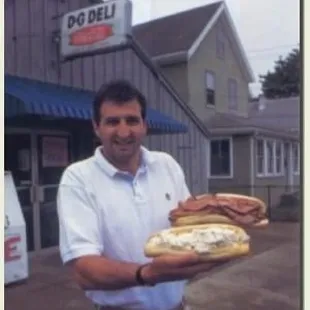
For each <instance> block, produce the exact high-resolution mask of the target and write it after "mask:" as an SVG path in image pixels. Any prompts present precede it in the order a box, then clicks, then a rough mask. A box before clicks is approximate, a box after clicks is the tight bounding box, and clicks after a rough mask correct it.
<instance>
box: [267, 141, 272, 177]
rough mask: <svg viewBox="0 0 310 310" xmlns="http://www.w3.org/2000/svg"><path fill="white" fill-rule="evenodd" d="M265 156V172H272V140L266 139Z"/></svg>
mask: <svg viewBox="0 0 310 310" xmlns="http://www.w3.org/2000/svg"><path fill="white" fill-rule="evenodd" d="M266 156H267V174H273V171H274V153H273V142H272V141H269V140H267V141H266Z"/></svg>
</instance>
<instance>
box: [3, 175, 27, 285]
mask: <svg viewBox="0 0 310 310" xmlns="http://www.w3.org/2000/svg"><path fill="white" fill-rule="evenodd" d="M4 187H5V191H4V208H5V217H4V263H5V265H4V283H5V284H10V283H13V282H19V281H21V280H24V279H26V278H28V274H29V267H28V252H27V239H26V238H27V236H26V223H25V219H24V216H23V213H22V210H21V205H20V202H19V199H18V196H17V191H16V188H15V184H14V181H13V177H12V174H11V172H9V171H5V173H4Z"/></svg>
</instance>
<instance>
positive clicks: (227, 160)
mask: <svg viewBox="0 0 310 310" xmlns="http://www.w3.org/2000/svg"><path fill="white" fill-rule="evenodd" d="M209 158H210V169H209V171H210V176H211V177H231V176H232V140H231V139H217V140H211V142H210V157H209Z"/></svg>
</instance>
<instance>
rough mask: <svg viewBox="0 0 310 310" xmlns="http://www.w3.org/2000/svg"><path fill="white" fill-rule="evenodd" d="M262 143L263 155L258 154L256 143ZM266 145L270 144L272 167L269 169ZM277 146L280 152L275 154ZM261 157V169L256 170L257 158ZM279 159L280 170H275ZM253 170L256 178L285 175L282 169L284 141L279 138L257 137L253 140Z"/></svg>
mask: <svg viewBox="0 0 310 310" xmlns="http://www.w3.org/2000/svg"><path fill="white" fill-rule="evenodd" d="M259 142H262V143H263V155H261V154H258V143H259ZM268 145H271V163H272V169H271V170H269V166H268V164H269V159H270V157H269V156H268ZM277 146H280V148H279V149H280V154H277ZM261 157H262V158H263V171H262V172H260V171H258V170H259V169H258V165H259V161H258V160H259V158H260V159H261ZM278 160H280V171H277V167H278V165H277V163H278V162H277V161H278ZM255 171H256V176H257V177H258V178H266V177H282V176H284V175H285V169H284V142H283V141H282V140H280V139H271V138H257V139H256V140H255Z"/></svg>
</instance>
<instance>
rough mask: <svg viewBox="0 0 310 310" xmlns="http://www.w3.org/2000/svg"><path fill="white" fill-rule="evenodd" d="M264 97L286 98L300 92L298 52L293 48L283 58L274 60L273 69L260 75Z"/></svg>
mask: <svg viewBox="0 0 310 310" xmlns="http://www.w3.org/2000/svg"><path fill="white" fill-rule="evenodd" d="M260 82H261V83H262V91H263V94H264V96H265V97H266V98H271V99H272V98H287V97H292V96H298V95H299V94H300V54H299V49H293V50H292V51H291V52H290V53H289V54H288V55H287V56H286V57H285V58H284V59H283V58H282V57H279V59H278V60H277V61H275V66H274V71H273V72H270V71H268V72H267V74H266V75H260Z"/></svg>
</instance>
